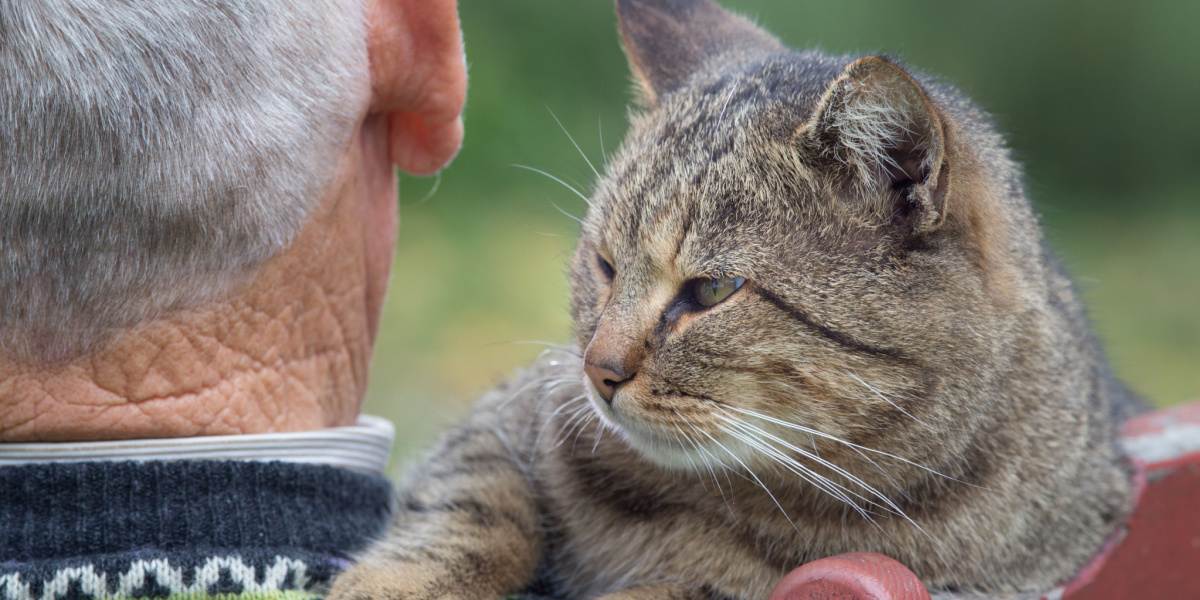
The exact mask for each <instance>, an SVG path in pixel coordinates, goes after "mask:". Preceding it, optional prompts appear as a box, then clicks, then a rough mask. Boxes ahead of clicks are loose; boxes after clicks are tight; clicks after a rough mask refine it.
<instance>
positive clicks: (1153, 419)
mask: <svg viewBox="0 0 1200 600" xmlns="http://www.w3.org/2000/svg"><path fill="white" fill-rule="evenodd" d="M1197 427H1200V402H1197V403H1193V404H1188V405H1184V406H1179V407H1175V408H1171V409H1167V410H1162V411H1157V412H1154V413H1150V414H1147V415H1143V416H1141V417H1138V418H1137V419H1133V420H1131V421H1130V422H1129V423H1127V424H1126V426H1125V427H1124V429H1123V435H1124V437H1125V439H1126V440H1128V441H1129V442H1130V443H1131V446H1130V447H1131V448H1135V447H1136V448H1138V449H1140V450H1138V452H1141V454H1135V455H1134V456H1133V458H1134V464H1135V466H1136V468H1137V473H1136V474H1135V477H1136V478H1137V485H1138V488H1139V497H1138V502H1137V507H1136V508H1135V509H1134V514H1133V515H1132V517H1130V519H1129V522H1128V524H1127V526H1126V527H1125V529H1124V530H1123V531H1122V532H1121V533H1120V534H1118V535H1117V536H1115V537H1114V538H1113V539H1112V540H1110V542H1109V543H1108V544H1106V545H1105V547H1104V548H1102V549H1101V550H1100V551H1099V552H1097V555H1096V557H1095V558H1094V559H1093V560H1092V561H1091V562H1090V563H1088V565H1087V566H1086V567H1084V569H1083V570H1081V571H1080V573H1079V574H1078V576H1076V577H1075V578H1074V579H1073V580H1072V581H1070V582H1068V583H1067V584H1066V585H1065V586H1064V587H1063V588H1060V590H1057V591H1055V592H1054V593H1052V594H1050V595H1052V596H1058V593H1061V597H1062V598H1064V599H1065V600H1125V599H1128V598H1145V599H1150V598H1165V599H1166V598H1169V599H1175V598H1181V599H1200V439H1196V438H1197V437H1200V431H1198V430H1197V429H1196V428H1197ZM928 598H929V593H928V592H927V591H926V590H925V588H924V586H922V585H921V582H920V581H919V580H918V579H917V577H916V575H914V574H913V573H912V571H909V570H908V569H907V568H906V567H905V566H904V565H902V564H900V563H898V562H896V561H894V560H892V559H890V558H887V557H886V556H883V555H880V554H866V553H854V554H842V555H838V556H831V557H829V558H823V559H821V560H817V561H813V562H811V563H808V564H806V565H804V566H802V567H800V568H798V569H796V570H794V571H792V572H791V573H789V574H788V575H787V577H785V578H784V579H783V581H781V582H780V583H779V586H778V587H776V588H775V591H774V592H772V593H771V598H770V600H928Z"/></svg>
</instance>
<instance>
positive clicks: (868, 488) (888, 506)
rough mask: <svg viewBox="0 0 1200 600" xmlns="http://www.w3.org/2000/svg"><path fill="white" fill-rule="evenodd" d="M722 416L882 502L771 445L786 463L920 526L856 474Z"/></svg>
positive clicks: (750, 426) (742, 429)
mask: <svg viewBox="0 0 1200 600" xmlns="http://www.w3.org/2000/svg"><path fill="white" fill-rule="evenodd" d="M718 416H721V415H718ZM722 418H725V419H726V422H727V423H729V424H731V425H734V426H735V427H738V428H739V429H741V431H742V432H743V433H746V434H747V435H753V436H755V438H756V439H758V440H759V441H762V442H763V443H764V444H768V445H769V443H768V442H766V441H763V440H762V437H765V438H767V439H769V440H771V441H772V442H775V443H776V444H779V445H780V446H783V447H784V448H787V449H788V450H791V451H793V452H796V453H797V454H800V455H801V456H803V457H805V458H807V459H809V460H813V461H814V462H817V463H818V464H820V465H821V466H823V467H825V468H827V469H829V470H831V471H833V472H834V473H837V474H838V475H841V476H842V477H844V478H845V479H847V480H848V481H850V482H851V483H853V484H854V485H857V486H859V487H860V488H862V489H864V490H865V491H866V492H867V493H869V494H871V495H873V496H875V497H877V498H879V499H880V500H881V501H882V502H883V504H879V503H878V502H875V501H874V500H871V499H870V498H867V497H865V496H862V495H861V494H859V493H857V492H855V491H853V490H850V489H849V488H846V487H845V486H842V485H840V484H837V483H835V482H833V481H831V480H829V479H828V478H826V477H824V476H822V475H820V474H818V473H816V472H815V471H812V470H811V469H808V468H807V467H804V466H803V465H801V464H800V463H799V462H798V461H796V460H795V459H793V458H791V457H790V456H787V455H786V454H783V453H782V452H781V451H778V449H776V448H774V447H773V446H772V449H774V450H776V451H777V452H779V453H780V455H781V456H782V458H785V459H787V461H788V464H792V465H795V466H797V467H798V468H801V469H804V470H805V471H807V472H809V473H811V474H812V475H814V476H816V477H820V478H821V479H822V480H823V481H826V482H828V483H830V484H831V485H834V486H837V488H838V489H840V490H842V491H843V492H845V493H847V494H850V495H852V496H854V497H855V498H858V499H860V500H862V501H863V502H866V503H868V504H870V505H872V506H876V507H878V508H880V509H882V510H885V511H887V512H890V513H893V514H895V515H897V516H899V517H901V518H903V519H904V520H906V521H908V522H909V523H911V524H912V525H913V526H915V527H917V528H918V529H919V528H920V525H917V523H916V522H915V521H913V520H912V519H911V518H909V517H908V515H907V514H906V513H905V512H904V511H903V510H902V509H901V508H900V507H899V506H897V505H896V503H895V502H893V501H892V500H891V499H890V498H888V497H887V496H886V495H884V494H883V493H882V492H880V491H878V490H876V489H875V488H874V487H872V486H871V485H869V484H867V483H866V482H864V481H863V480H862V479H861V478H859V477H858V476H856V475H854V474H852V473H850V472H849V471H846V470H845V469H842V468H841V467H839V466H837V465H835V464H833V463H831V462H829V461H827V460H825V459H822V458H819V457H815V456H813V455H812V453H810V452H808V451H807V450H804V449H803V448H799V447H797V446H795V445H793V444H790V443H788V442H787V441H786V440H783V439H781V438H779V437H777V436H775V435H772V434H771V433H769V432H767V431H765V430H763V429H761V428H758V427H755V426H753V425H750V424H748V423H744V422H740V421H737V420H733V419H729V418H727V417H722ZM841 499H843V500H844V501H847V502H849V499H847V498H844V497H843V498H841ZM856 506H857V505H856ZM863 516H866V515H865V514H864V515H863ZM872 523H873V522H872Z"/></svg>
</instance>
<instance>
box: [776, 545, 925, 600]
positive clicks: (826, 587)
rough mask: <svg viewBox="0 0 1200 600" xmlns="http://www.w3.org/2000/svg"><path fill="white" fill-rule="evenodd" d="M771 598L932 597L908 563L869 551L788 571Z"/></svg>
mask: <svg viewBox="0 0 1200 600" xmlns="http://www.w3.org/2000/svg"><path fill="white" fill-rule="evenodd" d="M770 600H929V592H927V591H926V590H925V586H923V585H921V580H920V579H917V576H916V575H913V572H912V571H909V570H908V569H907V568H905V566H904V565H902V564H900V563H898V562H896V561H894V560H892V559H890V558H888V557H886V556H884V555H882V554H872V553H867V552H855V553H852V554H839V555H837V556H831V557H829V558H822V559H821V560H815V561H813V562H810V563H808V564H806V565H804V566H802V567H800V568H799V569H796V570H794V571H792V572H791V573H788V575H787V577H784V578H783V581H780V582H779V585H778V586H776V587H775V591H773V592H771V598H770Z"/></svg>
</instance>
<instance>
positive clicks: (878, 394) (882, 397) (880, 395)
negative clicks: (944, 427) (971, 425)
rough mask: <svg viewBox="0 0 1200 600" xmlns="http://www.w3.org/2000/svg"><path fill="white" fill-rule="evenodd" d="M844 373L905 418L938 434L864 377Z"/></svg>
mask: <svg viewBox="0 0 1200 600" xmlns="http://www.w3.org/2000/svg"><path fill="white" fill-rule="evenodd" d="M842 372H843V373H845V374H846V375H847V376H848V377H850V378H851V379H853V380H854V381H857V382H858V383H859V385H861V386H863V387H865V388H867V390H869V391H870V392H871V393H872V394H874V395H875V397H876V398H879V399H880V400H883V401H884V402H887V403H888V404H890V405H892V408H894V409H896V410H898V411H900V412H901V413H903V414H904V416H906V417H908V418H910V419H912V420H913V421H916V422H917V423H919V424H920V425H921V426H922V427H925V428H926V429H929V430H930V431H933V432H935V433H936V432H937V430H936V429H934V428H933V426H931V425H929V424H928V423H926V422H925V421H922V420H920V419H918V418H916V417H915V416H913V414H912V413H910V412H908V411H907V410H904V408H903V407H901V406H900V405H899V404H896V403H895V402H893V401H892V399H891V398H888V397H887V396H885V395H884V394H883V392H881V391H879V390H878V389H876V387H875V386H873V385H871V384H869V383H867V382H866V381H865V380H863V378H862V377H859V376H858V375H856V374H854V373H851V372H850V371H842Z"/></svg>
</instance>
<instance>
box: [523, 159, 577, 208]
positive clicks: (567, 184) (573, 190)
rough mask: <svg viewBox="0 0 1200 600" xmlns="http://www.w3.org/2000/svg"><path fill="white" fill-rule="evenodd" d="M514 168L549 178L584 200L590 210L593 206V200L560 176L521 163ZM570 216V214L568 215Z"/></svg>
mask: <svg viewBox="0 0 1200 600" xmlns="http://www.w3.org/2000/svg"><path fill="white" fill-rule="evenodd" d="M512 166H514V167H516V168H518V169H525V170H526V171H533V172H534V173H537V174H539V175H542V176H543V177H547V178H549V179H550V180H551V181H554V182H556V183H558V184H559V185H561V186H563V187H565V188H567V189H568V190H570V191H571V193H573V194H575V195H576V196H578V197H579V199H580V200H583V203H584V204H586V205H588V207H589V208H590V207H591V206H592V201H591V199H590V198H588V197H587V196H585V195H584V194H583V192H581V191H579V188H576V187H575V186H573V185H571V184H569V183H567V182H566V181H563V180H562V178H560V177H558V176H556V175H551V174H550V173H547V172H546V171H543V170H541V169H539V168H537V167H531V166H529V165H522V164H519V163H518V164H513V165H512ZM559 210H562V209H559ZM568 214H570V213H568ZM572 217H573V218H576V220H578V218H577V217H574V216H573V215H572Z"/></svg>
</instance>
